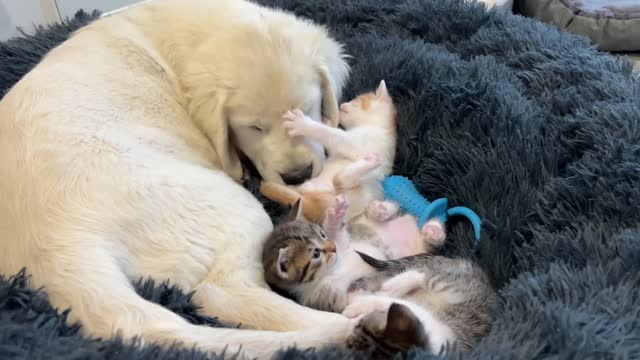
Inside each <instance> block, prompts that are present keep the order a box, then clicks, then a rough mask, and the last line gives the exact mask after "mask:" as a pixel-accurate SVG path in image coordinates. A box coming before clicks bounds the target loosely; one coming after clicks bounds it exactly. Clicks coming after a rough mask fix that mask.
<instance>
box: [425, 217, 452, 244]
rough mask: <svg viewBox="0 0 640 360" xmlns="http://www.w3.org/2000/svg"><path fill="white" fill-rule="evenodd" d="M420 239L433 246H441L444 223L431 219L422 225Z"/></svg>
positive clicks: (443, 237) (444, 233) (443, 235)
mask: <svg viewBox="0 0 640 360" xmlns="http://www.w3.org/2000/svg"><path fill="white" fill-rule="evenodd" d="M421 233H422V239H423V240H424V241H425V242H426V243H427V244H429V245H431V246H433V247H438V246H442V244H444V239H445V237H446V232H445V227H444V223H443V222H442V221H440V220H438V219H431V220H429V221H427V222H426V223H425V224H424V225H423V226H422V231H421Z"/></svg>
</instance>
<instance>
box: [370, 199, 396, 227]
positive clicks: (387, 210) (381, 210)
mask: <svg viewBox="0 0 640 360" xmlns="http://www.w3.org/2000/svg"><path fill="white" fill-rule="evenodd" d="M399 210H400V208H399V206H398V204H396V203H394V202H391V201H378V200H374V201H372V202H371V203H370V204H369V206H368V207H367V217H369V218H370V219H372V220H375V221H377V222H385V221H387V220H390V219H391V218H393V217H395V216H396V215H397V214H398V211H399Z"/></svg>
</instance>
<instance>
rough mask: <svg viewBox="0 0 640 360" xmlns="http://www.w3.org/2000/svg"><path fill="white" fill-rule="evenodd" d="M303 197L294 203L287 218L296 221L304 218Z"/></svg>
mask: <svg viewBox="0 0 640 360" xmlns="http://www.w3.org/2000/svg"><path fill="white" fill-rule="evenodd" d="M302 215H303V212H302V197H300V198H298V200H297V201H296V203H295V204H293V207H292V208H291V210H289V216H287V219H288V220H289V221H296V220H300V219H302Z"/></svg>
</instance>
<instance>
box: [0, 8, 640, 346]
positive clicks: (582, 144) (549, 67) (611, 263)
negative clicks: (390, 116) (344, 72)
mask: <svg viewBox="0 0 640 360" xmlns="http://www.w3.org/2000/svg"><path fill="white" fill-rule="evenodd" d="M262 2H263V3H267V4H270V5H274V6H278V7H282V8H285V9H289V10H292V11H294V12H295V13H297V14H299V15H301V16H305V17H309V18H312V19H314V20H316V21H318V22H320V23H324V24H327V26H328V27H329V28H330V29H331V31H332V33H333V34H334V35H335V36H336V37H337V38H338V39H340V40H341V41H343V42H344V43H345V44H346V49H347V51H348V52H349V53H350V54H351V55H352V56H353V58H352V59H351V60H350V63H351V66H352V70H353V72H352V76H351V79H350V82H349V84H348V87H347V89H346V93H345V98H350V97H352V96H354V95H355V94H357V93H359V92H361V91H364V90H370V89H373V87H374V86H375V85H376V84H377V82H378V81H380V79H385V80H386V81H387V84H388V86H389V87H390V89H391V92H392V95H393V96H394V98H395V99H396V101H397V102H398V104H399V141H398V153H397V160H396V163H395V173H397V174H401V175H405V176H408V177H410V178H412V179H413V180H414V181H415V183H416V184H417V186H418V188H419V189H420V190H421V191H422V192H423V194H424V195H426V196H427V197H428V198H429V199H435V198H439V197H447V198H448V199H449V201H450V203H451V205H452V206H453V205H464V206H468V207H470V208H472V209H474V210H475V211H476V212H477V213H478V214H480V216H481V217H482V218H483V220H484V223H485V228H484V229H483V234H482V240H481V242H480V244H479V247H478V248H477V249H475V250H474V249H472V240H471V239H472V231H471V227H470V226H469V224H468V223H467V222H465V221H464V220H462V221H450V222H449V223H448V227H449V238H448V239H449V240H448V245H447V247H446V249H445V250H444V252H445V253H447V254H452V255H461V256H469V257H475V258H477V259H478V261H480V262H481V263H482V264H483V265H484V266H485V267H486V269H487V271H488V272H489V273H490V274H491V276H492V279H493V280H494V281H495V284H496V286H497V287H498V288H499V290H500V301H499V305H498V307H497V309H496V313H497V320H496V322H495V324H494V327H493V330H492V331H491V334H490V335H489V336H487V337H486V338H485V339H484V340H483V341H482V342H481V343H480V344H479V345H478V346H477V347H476V348H475V350H474V351H473V352H472V353H470V354H468V355H467V356H465V358H468V359H543V358H552V359H596V358H597V359H613V358H620V359H623V358H624V359H632V358H639V357H640V326H639V325H640V322H639V319H640V225H639V224H640V205H639V204H640V83H639V82H638V81H637V80H636V79H635V77H634V76H633V74H632V68H631V64H629V63H628V62H625V61H620V60H617V59H616V58H614V57H612V56H610V55H607V54H604V53H599V52H597V51H596V50H594V48H593V47H592V46H591V45H590V44H589V43H588V41H587V40H586V39H583V38H579V37H577V36H575V35H571V34H567V33H561V32H558V31H557V30H554V29H552V28H551V27H549V26H546V25H543V24H541V23H539V22H536V21H534V20H530V19H525V18H522V17H519V16H513V15H510V14H503V13H494V12H489V13H487V12H485V10H484V8H483V7H482V6H481V5H479V4H474V3H468V2H465V1H462V0H423V1H417V0H358V1H342V0H335V1H330V0H314V1H308V0H263V1H262ZM93 16H95V14H94V15H87V14H78V16H77V17H76V18H75V19H73V20H71V21H70V22H67V23H64V24H62V25H58V26H53V27H52V28H50V29H42V30H41V31H39V32H38V33H37V34H36V35H35V36H32V37H26V38H23V39H17V40H11V41H8V42H5V43H3V44H0V93H3V92H4V91H6V90H7V89H8V88H9V87H11V86H12V85H13V84H14V83H15V82H16V81H17V80H19V78H20V77H21V76H23V75H24V74H25V72H27V71H28V70H29V69H30V68H31V67H33V66H34V65H35V64H36V63H37V62H38V61H39V59H40V58H41V57H42V56H43V55H44V54H45V53H46V52H47V50H49V49H50V48H51V47H53V46H55V45H56V44H58V43H60V42H61V41H63V40H64V39H65V38H66V37H67V36H68V35H69V33H70V32H71V31H73V30H74V29H76V28H78V27H79V26H82V25H83V24H85V23H86V22H88V21H91V19H92V18H93ZM0 121H2V119H0ZM256 185H257V180H256V179H251V180H250V181H248V182H247V184H246V186H247V187H248V188H250V189H252V191H254V192H255V190H256ZM263 200H264V199H263ZM264 203H265V204H266V205H267V209H268V210H269V211H270V213H271V214H272V215H273V216H274V217H275V216H278V215H279V213H280V212H281V209H279V208H278V207H276V206H275V205H274V204H271V203H267V202H266V201H265V202H264ZM0 251H1V249H0ZM26 281H27V278H26V277H25V276H24V274H18V275H15V274H4V278H3V279H2V280H1V281H0V358H1V359H41V358H42V359H107V358H111V359H115V358H118V359H122V358H129V359H204V358H207V355H205V354H202V353H199V352H196V351H191V350H188V349H179V348H172V349H169V350H167V349H160V348H158V347H145V348H144V349H139V348H137V347H135V346H132V345H130V344H123V343H122V342H121V341H119V340H118V339H103V340H90V339H87V338H85V337H83V336H82V334H81V329H80V327H79V326H76V325H71V326H70V325H65V323H64V320H65V314H66V312H64V311H65V309H60V311H56V310H55V309H53V308H52V307H51V306H50V304H49V303H48V302H47V300H46V294H45V292H42V291H35V290H31V289H29V288H28V287H27V286H26ZM137 287H138V289H139V291H140V293H141V294H142V295H143V296H144V297H146V298H148V299H151V300H152V301H155V302H158V303H160V304H162V305H164V306H166V307H168V308H169V309H171V310H173V311H175V312H176V313H178V314H180V315H182V316H184V317H185V318H187V319H189V320H190V321H193V322H195V323H201V324H211V325H215V320H214V319H210V318H205V317H202V316H199V315H198V314H197V309H195V308H194V306H193V305H192V304H191V303H190V296H189V295H188V294H184V293H183V292H181V291H180V290H179V289H176V288H173V287H171V286H170V285H168V284H160V285H159V284H157V283H156V284H154V283H153V282H152V281H144V282H140V283H139V284H138V286H137ZM71 311H73V309H71ZM96 311H100V309H96ZM281 355H282V358H301V357H308V358H326V359H329V358H339V357H345V356H353V355H349V354H346V353H341V352H339V351H337V350H330V349H323V350H320V351H317V352H315V353H311V352H306V353H301V352H299V351H297V350H289V351H287V352H284V353H283V354H281ZM410 357H411V358H421V359H426V358H429V356H428V355H426V354H423V353H421V352H414V353H412V354H410Z"/></svg>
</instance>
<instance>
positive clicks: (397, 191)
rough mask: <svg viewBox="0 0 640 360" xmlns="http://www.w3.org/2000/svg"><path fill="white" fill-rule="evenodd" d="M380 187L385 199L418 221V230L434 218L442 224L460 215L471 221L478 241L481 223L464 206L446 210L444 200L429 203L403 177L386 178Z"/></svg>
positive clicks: (475, 215)
mask: <svg viewBox="0 0 640 360" xmlns="http://www.w3.org/2000/svg"><path fill="white" fill-rule="evenodd" d="M382 187H383V189H384V197H385V199H387V200H391V201H395V202H397V203H398V205H399V206H400V210H402V211H403V212H405V213H407V214H409V215H413V216H414V217H415V218H416V219H417V220H418V227H419V228H422V226H423V225H424V224H425V223H426V222H427V221H428V220H430V219H433V218H435V217H438V218H440V220H442V222H447V217H448V216H456V215H462V216H464V217H466V218H467V219H469V221H471V225H473V231H474V233H475V238H476V242H477V241H480V228H481V226H482V221H481V220H480V217H479V216H478V214H476V213H475V212H474V211H473V210H471V209H469V208H466V207H464V206H457V207H453V208H451V209H448V210H447V207H448V206H449V200H447V199H446V198H440V199H437V200H434V201H433V202H430V201H429V200H427V199H425V198H424V197H423V196H422V195H421V194H420V193H419V192H418V190H417V189H416V187H415V186H414V185H413V182H411V180H409V179H407V178H406V177H404V176H398V175H391V176H388V177H386V178H385V179H384V181H383V182H382Z"/></svg>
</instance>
